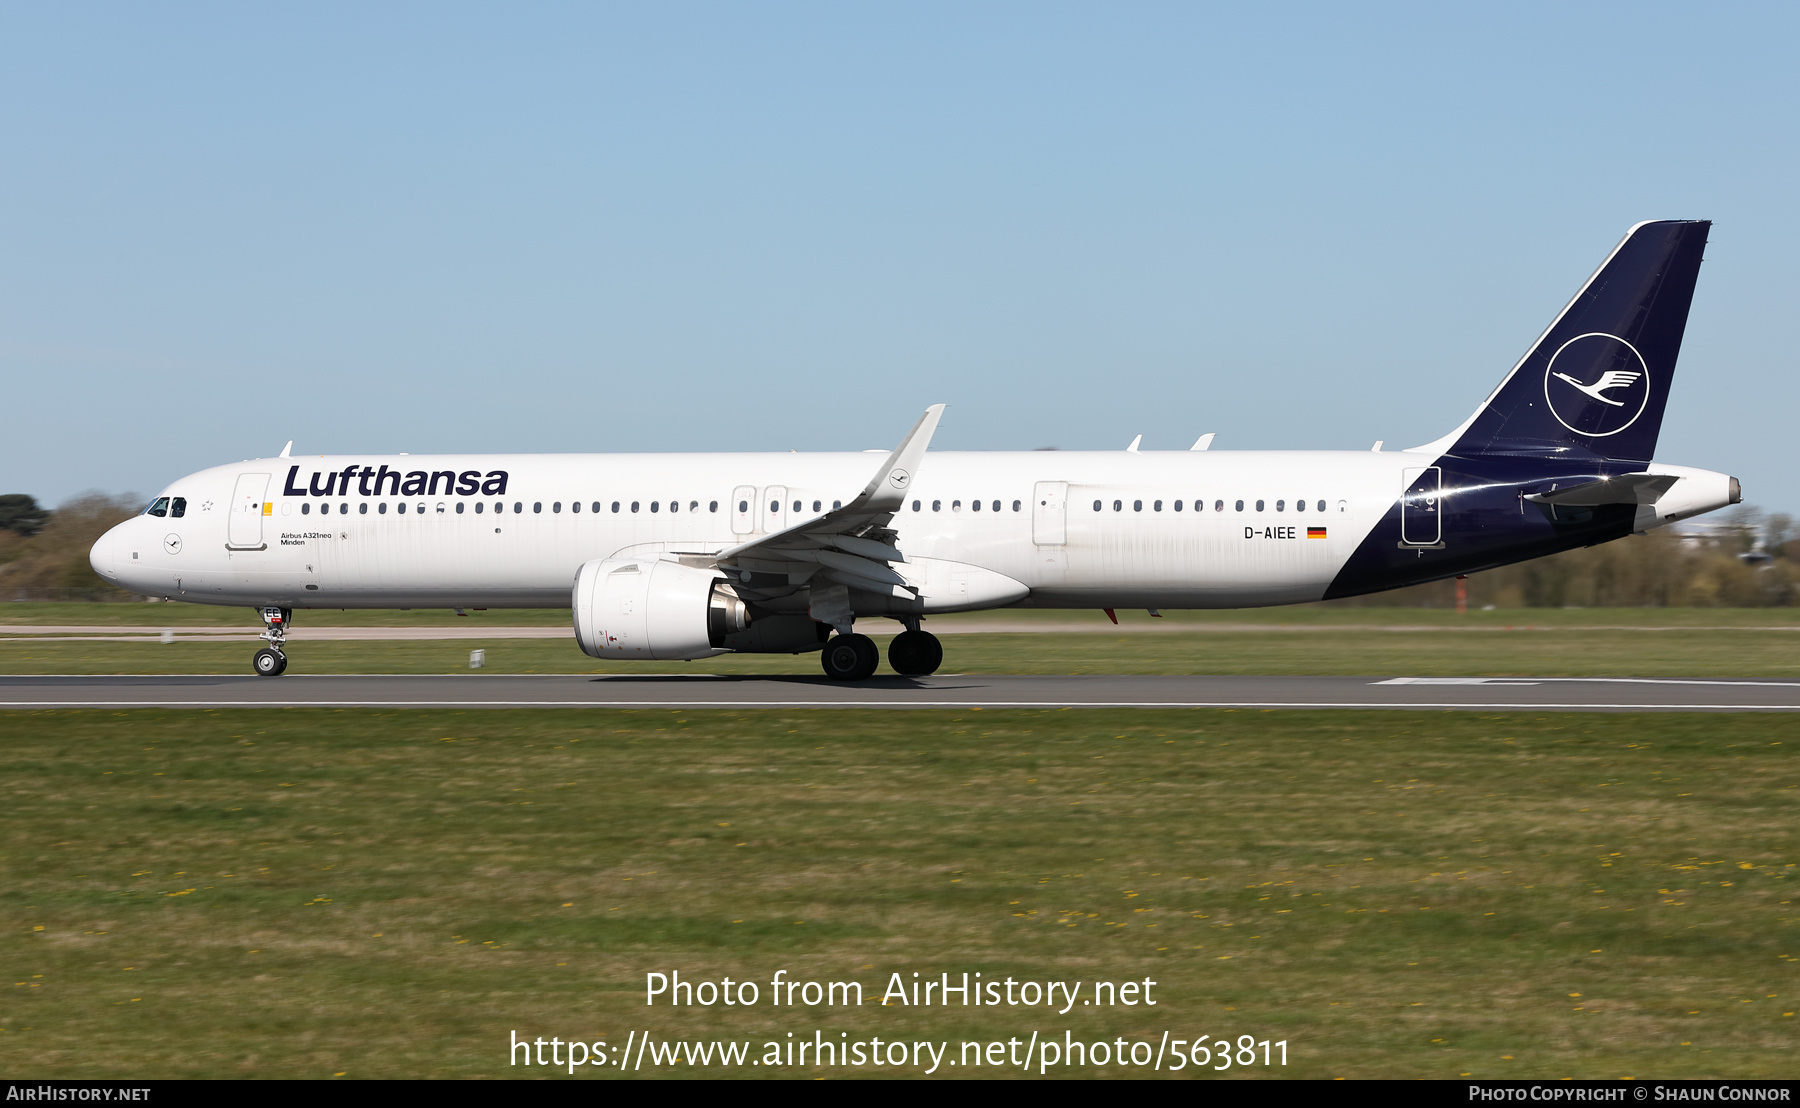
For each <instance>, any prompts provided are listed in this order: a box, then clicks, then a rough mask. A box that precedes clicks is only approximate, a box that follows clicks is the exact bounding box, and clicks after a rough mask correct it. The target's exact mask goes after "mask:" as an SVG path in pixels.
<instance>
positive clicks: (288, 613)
mask: <svg viewBox="0 0 1800 1108" xmlns="http://www.w3.org/2000/svg"><path fill="white" fill-rule="evenodd" d="M258 614H260V615H261V616H262V621H263V633H262V637H263V638H264V639H265V640H267V642H268V644H269V645H268V646H265V647H263V648H262V649H261V650H258V651H257V652H256V653H255V654H254V655H253V656H252V657H251V659H250V667H251V668H252V669H254V670H255V671H256V675H257V676H258V677H280V676H281V675H282V674H283V673H286V672H287V667H288V660H287V655H286V654H285V653H284V652H283V651H282V649H281V648H282V647H283V646H284V645H286V643H287V625H288V621H289V620H291V619H292V618H293V616H294V610H293V609H292V608H263V609H262V610H261V611H260V612H259V613H258Z"/></svg>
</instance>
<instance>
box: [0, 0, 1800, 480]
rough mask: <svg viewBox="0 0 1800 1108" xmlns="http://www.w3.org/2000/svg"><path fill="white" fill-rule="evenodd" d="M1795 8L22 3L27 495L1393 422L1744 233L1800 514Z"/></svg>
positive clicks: (0, 101) (1699, 314)
mask: <svg viewBox="0 0 1800 1108" xmlns="http://www.w3.org/2000/svg"><path fill="white" fill-rule="evenodd" d="M1797 30H1800V8H1796V7H1794V6H1792V5H1782V6H1776V5H1770V6H1758V5H1740V6H1721V5H1698V4H1694V5H1674V6H1671V5H1655V4H1642V3H1637V4H1629V5H1624V4H1621V5H1603V4H1589V5H1567V4H1535V5H1534V4H1522V3H1512V4H1506V5H1489V6H1485V7H1476V6H1473V5H1418V6H1397V5H1396V6H1389V5H1355V6H1351V5H1317V6H1311V5H1278V4H1270V5H1242V4H1238V5H1229V6H1227V5H1219V6H1212V7H1208V6H1201V5H1195V4H1186V3H1184V4H1168V5H1160V4H1134V5H1098V4H1090V5H1069V4H1047V3H1030V4H976V5H971V4H966V3H962V4H941V5H933V4H921V3H913V4H907V5H890V6H886V7H882V6H877V5H869V4H847V3H840V4H818V5H809V4H759V5H748V4H678V3H671V4H656V5H646V4H638V5H631V6H611V7H609V6H602V5H595V4H572V5H567V6H559V5H550V4H539V5H531V6H520V5H489V6H473V5H462V6H458V5H451V4H442V3H433V4H420V5H414V6H407V5H397V4H389V5H377V6H370V5H344V6H337V7H333V6H330V5H326V4H308V5H293V6H290V7H287V8H279V7H275V6H271V5H217V6H209V5H197V4H169V5H155V6H151V5H124V4H116V5H35V6H30V5H19V4H15V5H8V6H6V7H3V8H0V380H3V381H4V393H3V394H0V395H4V397H5V400H6V404H5V408H6V410H7V413H8V415H7V418H6V420H5V433H4V435H0V486H4V488H0V491H23V492H31V493H34V494H37V495H38V496H40V498H43V499H45V500H47V501H50V502H55V501H57V500H60V499H62V498H63V497H66V496H68V495H70V494H73V493H75V492H78V491H80V490H82V489H86V488H100V489H105V490H109V491H122V490H126V489H132V490H135V491H138V492H142V493H149V492H152V491H154V490H155V489H156V488H157V487H159V486H161V485H162V484H164V483H165V482H167V481H169V480H171V479H173V478H175V477H177V476H179V475H180V474H182V473H185V472H189V471H191V470H194V469H198V468H201V467H203V466H206V465H212V464H217V463H219V462H225V461H235V460H237V459H239V458H243V457H253V456H263V455H270V454H273V453H275V452H276V451H277V450H279V449H280V448H281V445H282V443H283V442H285V441H286V440H288V439H290V438H291V439H294V440H296V445H295V449H296V451H299V452H304V453H342V452H377V451H379V452H390V451H401V450H405V451H411V452H414V453H419V452H428V451H438V450H456V451H513V450H554V451H563V450H568V451H586V450H623V451H647V450H715V449H717V450H727V449H730V450H737V449H750V450H761V449H775V450H783V449H788V448H798V449H802V450H807V449H863V448H871V447H885V446H890V445H892V443H893V442H894V441H896V440H897V439H898V437H899V436H900V435H901V434H902V433H903V432H904V430H905V429H906V428H907V427H908V426H909V425H910V424H911V422H912V420H913V419H914V418H915V417H916V416H917V414H918V412H919V410H920V409H922V408H923V407H924V406H925V405H926V404H928V403H931V402H936V401H948V402H949V403H950V405H951V409H950V412H949V414H948V416H947V418H946V420H945V422H944V424H943V427H942V429H941V430H940V432H939V437H938V440H937V441H938V444H939V445H940V446H941V447H944V448H961V449H1016V448H1031V447H1038V446H1049V445H1055V446H1060V447H1063V448H1065V449H1076V448H1097V449H1112V448H1123V447H1124V446H1125V445H1126V444H1127V443H1128V442H1129V441H1130V440H1131V438H1132V436H1134V435H1136V434H1139V433H1142V434H1143V435H1144V437H1145V438H1144V444H1145V447H1146V448H1147V449H1151V448H1155V449H1181V448H1185V447H1186V446H1187V445H1188V444H1189V443H1191V442H1192V441H1193V439H1194V438H1195V437H1196V436H1197V435H1198V434H1200V433H1201V432H1203V431H1216V432H1218V436H1219V437H1218V441H1217V443H1216V446H1217V448H1221V449H1222V448H1228V447H1229V448H1287V447H1346V448H1357V449H1363V448H1367V447H1368V445H1369V444H1370V443H1371V442H1373V441H1374V440H1376V439H1384V440H1386V441H1387V443H1388V444H1389V445H1392V446H1400V445H1410V444H1414V443H1420V442H1424V441H1428V440H1430V439H1432V438H1434V437H1436V436H1437V435H1439V434H1441V433H1443V432H1444V431H1446V430H1448V429H1449V428H1450V427H1452V426H1454V425H1455V424H1456V423H1458V422H1459V421H1461V420H1462V419H1463V417H1464V416H1466V415H1467V414H1468V413H1469V412H1470V411H1471V410H1472V409H1473V408H1474V406H1475V405H1476V404H1477V403H1478V402H1479V401H1480V400H1481V398H1482V397H1483V396H1484V395H1485V394H1486V393H1487V391H1488V390H1489V389H1491V388H1492V387H1493V385H1494V384H1496V383H1497V382H1498V381H1499V379H1500V377H1501V375H1502V374H1504V372H1505V371H1506V370H1507V368H1508V367H1509V366H1510V365H1511V364H1512V363H1513V361H1514V360H1516V359H1517V357H1518V356H1519V355H1520V354H1521V353H1522V352H1523V351H1524V349H1525V348H1526V346H1527V345H1528V344H1529V343H1530V342H1531V340H1532V339H1533V338H1535V337H1536V335H1537V334H1538V332H1539V331H1540V330H1541V329H1542V328H1543V327H1544V326H1545V324H1547V323H1548V322H1549V320H1550V318H1551V316H1552V315H1553V314H1554V313H1555V312H1556V310H1557V309H1559V308H1560V307H1561V306H1562V304H1563V303H1564V302H1565V301H1566V300H1567V298H1568V297H1569V296H1570V295H1571V294H1572V293H1573V292H1574V291H1575V289H1576V288H1577V287H1578V286H1579V284H1580V282H1581V281H1582V280H1583V279H1584V278H1585V277H1586V276H1587V275H1588V273H1589V272H1590V271H1591V270H1592V268H1593V267H1594V265H1595V264H1597V263H1598V262H1599V260H1600V259H1601V258H1602V257H1603V256H1604V255H1605V254H1606V252H1607V251H1608V250H1609V249H1610V248H1611V247H1612V245H1613V244H1614V242H1615V241H1616V240H1617V239H1618V237H1619V236H1620V234H1621V233H1622V232H1623V231H1624V230H1625V228H1626V227H1628V226H1629V225H1630V224H1632V223H1634V222H1636V221H1638V220H1640V219H1646V218H1708V219H1713V220H1716V221H1717V226H1716V227H1715V228H1714V231H1713V235H1712V246H1711V247H1710V249H1709V251H1708V259H1707V263H1706V267H1705V268H1704V269H1703V270H1702V273H1701V283H1700V290H1699V294H1698V296H1697V297H1696V299H1695V303H1694V310H1693V314H1692V317H1691V318H1690V322H1689V328H1688V339H1687V345H1686V347H1685V348H1684V351H1683V355H1682V360H1681V365H1680V369H1679V372H1678V374H1677V378H1676V382H1675V391H1674V396H1673V399H1672V401H1671V404H1670V408H1669V414H1668V418H1667V420H1666V421H1665V423H1664V427H1663V435H1662V441H1661V446H1660V449H1659V451H1658V456H1659V458H1661V459H1663V460H1666V461H1671V462H1678V463H1683V464H1690V465H1699V466H1704V467H1707V468H1712V469H1721V470H1726V471H1729V472H1732V473H1735V474H1736V475H1737V476H1739V477H1740V478H1741V479H1742V480H1743V481H1744V484H1745V488H1746V493H1747V498H1748V499H1749V500H1751V501H1752V502H1754V503H1757V504H1760V505H1762V506H1764V507H1768V508H1771V509H1776V510H1788V511H1800V482H1797V481H1796V480H1795V479H1794V473H1793V461H1792V459H1793V455H1794V445H1793V438H1794V427H1795V422H1796V421H1795V411H1796V403H1795V402H1796V400H1800V383H1797V382H1796V374H1795V373H1794V355H1793V353H1792V348H1791V344H1790V342H1789V341H1788V340H1787V337H1786V332H1787V328H1788V327H1789V326H1791V325H1792V320H1793V317H1794V305H1795V303H1796V293H1800V266H1796V259H1800V232H1797V230H1796V226H1795V219H1794V210H1795V206H1796V205H1795V200H1796V197H1797V196H1800V189H1797V187H1796V186H1797V185H1800V181H1797V180H1796V177H1797V173H1796V170H1797V169H1800V162H1797V159H1796V136H1797V135H1800V128H1797V127H1796V124H1795V120H1796V118H1800V113H1797V112H1796V108H1797V107H1800V104H1797V102H1796V101H1797V99H1800V98H1797V96H1796V81H1797V80H1800V77H1797V74H1800V66H1796V65H1795V64H1794V61H1793V49H1794V43H1795V42H1796V31H1797Z"/></svg>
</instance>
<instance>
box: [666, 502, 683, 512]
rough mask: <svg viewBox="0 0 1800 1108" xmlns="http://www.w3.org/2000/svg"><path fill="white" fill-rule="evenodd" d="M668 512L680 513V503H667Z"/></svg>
mask: <svg viewBox="0 0 1800 1108" xmlns="http://www.w3.org/2000/svg"><path fill="white" fill-rule="evenodd" d="M669 511H671V512H679V511H681V501H679V500H671V501H669Z"/></svg>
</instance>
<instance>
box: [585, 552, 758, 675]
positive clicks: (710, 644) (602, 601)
mask: <svg viewBox="0 0 1800 1108" xmlns="http://www.w3.org/2000/svg"><path fill="white" fill-rule="evenodd" d="M573 607H574V609H575V641H576V642H578V643H580V644H581V649H582V652H583V653H586V654H588V655H590V656H591V657H595V658H635V659H639V660H644V659H654V660H659V661H667V660H672V659H680V658H708V657H711V656H712V655H714V654H725V653H727V652H728V651H727V649H726V648H725V637H726V636H727V635H731V634H735V633H736V632H739V631H742V630H744V629H745V628H746V627H748V626H749V625H750V619H749V613H748V611H747V610H746V609H745V606H744V602H743V601H742V600H740V599H738V596H737V594H736V593H734V592H733V591H732V589H731V585H730V584H729V583H728V582H727V581H726V580H725V579H724V578H723V577H721V576H720V575H719V574H718V573H717V572H716V571H714V570H709V569H698V568H695V567H694V566H684V565H682V564H681V563H680V562H668V561H662V560H660V559H657V558H616V559H615V558H596V559H594V560H593V561H591V562H588V563H586V564H585V565H583V566H582V567H581V569H580V570H579V571H577V572H576V574H575V595H574V599H573Z"/></svg>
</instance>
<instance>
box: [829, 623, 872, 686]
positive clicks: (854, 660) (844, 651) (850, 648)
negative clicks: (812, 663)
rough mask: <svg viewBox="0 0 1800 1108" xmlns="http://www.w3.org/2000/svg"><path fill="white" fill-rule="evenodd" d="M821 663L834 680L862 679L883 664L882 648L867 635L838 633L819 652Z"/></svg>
mask: <svg viewBox="0 0 1800 1108" xmlns="http://www.w3.org/2000/svg"><path fill="white" fill-rule="evenodd" d="M819 664H820V665H822V666H823V667H824V668H825V676H827V677H829V678H831V679H833V680H834V681H861V680H862V679H863V678H865V677H869V676H872V675H873V674H874V673H875V667H876V666H878V665H880V664H881V649H880V648H879V647H877V646H876V645H875V640H874V639H871V638H869V636H867V635H854V634H852V635H838V636H836V637H835V638H832V639H831V640H830V641H828V642H826V644H825V649H823V650H821V651H820V652H819Z"/></svg>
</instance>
